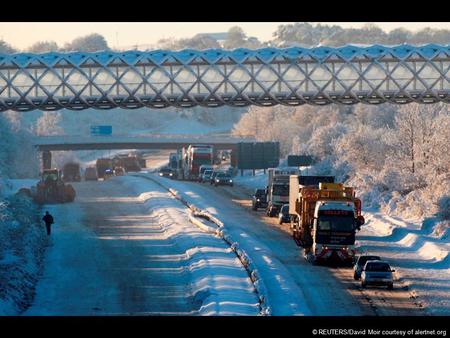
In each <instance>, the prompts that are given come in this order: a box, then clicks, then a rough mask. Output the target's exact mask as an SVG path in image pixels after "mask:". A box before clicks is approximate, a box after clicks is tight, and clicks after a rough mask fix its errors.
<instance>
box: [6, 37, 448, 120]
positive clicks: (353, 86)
mask: <svg viewBox="0 0 450 338" xmlns="http://www.w3.org/2000/svg"><path fill="white" fill-rule="evenodd" d="M449 69H450V45H444V46H441V45H433V44H429V45H424V46H410V45H400V46H393V47H388V46H380V45H374V46H366V47H359V46H351V45H349V46H344V47H341V48H329V47H317V48H311V49H306V48H299V47H295V48H286V49H277V48H264V49H259V50H249V49H236V50H233V51H227V50H220V49H211V50H204V51H197V50H183V51H178V52H173V51H164V50H157V51H145V52H141V51H128V52H111V51H104V52H98V53H78V52H74V53H46V54H25V53H20V54H12V55H5V54H2V55H0V111H4V110H8V109H11V110H16V111H28V110H34V109H41V110H58V109H62V108H67V109H72V110H81V109H86V108H96V109H110V108H115V107H121V108H127V109H133V108H140V107H152V108H165V107H169V106H175V107H192V106H205V107H217V106H223V105H230V106H246V105H260V106H268V105H276V104H284V105H301V104H316V105H323V104H330V103H339V104H355V103H359V102H362V103H368V104H379V103H384V102H388V103H409V102H418V103H434V102H446V103H448V102H449V92H450V81H449Z"/></svg>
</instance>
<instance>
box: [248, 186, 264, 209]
mask: <svg viewBox="0 0 450 338" xmlns="http://www.w3.org/2000/svg"><path fill="white" fill-rule="evenodd" d="M266 207H267V191H266V189H256V190H255V193H254V194H253V196H252V210H255V211H256V210H258V208H266Z"/></svg>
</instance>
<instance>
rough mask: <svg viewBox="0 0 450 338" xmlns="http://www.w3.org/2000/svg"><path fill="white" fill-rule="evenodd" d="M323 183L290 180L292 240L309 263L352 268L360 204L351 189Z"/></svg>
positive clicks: (360, 218)
mask: <svg viewBox="0 0 450 338" xmlns="http://www.w3.org/2000/svg"><path fill="white" fill-rule="evenodd" d="M325 178H326V176H325ZM324 180H326V179H324V177H320V176H316V177H314V176H306V177H305V178H303V179H302V177H301V176H298V175H292V176H291V177H290V184H289V185H290V191H289V214H290V219H291V231H292V236H293V238H294V240H295V242H296V243H297V244H298V245H299V246H301V247H303V248H304V250H305V256H306V257H307V259H308V260H309V261H311V262H312V263H317V262H325V261H338V262H342V263H348V264H352V263H353V261H354V258H355V254H356V252H355V234H356V231H359V230H360V227H361V226H362V225H363V224H364V217H363V216H362V215H361V200H360V199H359V198H356V196H355V191H354V188H352V187H346V186H344V184H342V183H326V182H322V181H324ZM329 180H331V178H330V177H329ZM301 183H307V184H301Z"/></svg>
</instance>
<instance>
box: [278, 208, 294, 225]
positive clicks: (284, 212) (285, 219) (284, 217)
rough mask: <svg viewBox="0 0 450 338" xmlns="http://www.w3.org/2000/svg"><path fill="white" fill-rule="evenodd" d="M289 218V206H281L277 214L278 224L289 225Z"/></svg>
mask: <svg viewBox="0 0 450 338" xmlns="http://www.w3.org/2000/svg"><path fill="white" fill-rule="evenodd" d="M290 221H291V217H290V216H289V204H283V206H282V207H281V209H280V212H279V213H278V224H283V223H289V222H290Z"/></svg>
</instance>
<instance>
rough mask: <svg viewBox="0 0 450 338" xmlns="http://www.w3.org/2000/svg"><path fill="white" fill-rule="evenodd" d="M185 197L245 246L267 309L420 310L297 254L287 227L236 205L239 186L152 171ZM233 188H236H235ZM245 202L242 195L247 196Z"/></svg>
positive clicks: (404, 295)
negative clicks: (269, 306) (262, 286)
mask: <svg viewBox="0 0 450 338" xmlns="http://www.w3.org/2000/svg"><path fill="white" fill-rule="evenodd" d="M139 175H141V176H148V177H150V178H151V179H153V180H158V181H160V182H161V183H163V184H164V185H165V186H166V187H171V188H172V189H175V190H177V191H178V192H179V194H180V195H182V196H183V197H184V198H185V199H186V200H187V201H189V202H190V203H193V204H194V205H195V206H197V207H199V208H201V209H205V210H207V211H208V212H210V213H211V214H212V215H214V216H216V217H217V218H219V219H221V220H222V221H223V222H224V223H225V225H226V227H227V229H228V230H229V231H230V233H232V234H233V235H234V238H235V240H236V241H238V242H239V243H240V245H241V246H242V247H243V248H244V249H245V250H247V252H248V254H249V255H250V256H251V257H252V259H254V260H255V263H256V265H257V266H258V268H259V269H260V271H261V275H262V278H263V280H265V282H266V285H267V286H268V289H269V290H268V291H269V296H270V299H271V301H272V306H273V309H272V310H273V314H295V312H296V311H300V312H304V313H308V314H311V315H347V316H348V315H423V311H422V309H421V308H420V307H419V306H417V305H416V304H415V303H414V301H413V300H411V299H410V298H409V293H408V292H407V291H404V290H402V289H401V288H397V289H396V290H394V291H389V292H386V291H384V290H380V289H378V290H377V289H373V290H366V291H362V290H361V288H360V287H359V285H358V284H357V283H356V282H354V281H353V280H352V278H351V277H352V273H351V269H349V268H339V269H335V268H330V267H325V266H313V265H311V264H309V263H308V262H306V261H305V260H304V259H303V257H302V256H301V253H300V250H299V248H298V247H297V246H296V244H295V242H294V241H293V240H292V238H291V236H290V235H289V233H288V232H287V231H283V230H282V229H281V228H280V227H278V226H277V225H276V224H275V223H276V222H274V221H273V219H272V221H268V220H267V217H261V213H258V214H259V215H256V214H255V213H254V212H252V211H251V210H250V208H248V207H242V204H243V200H242V198H241V196H240V193H239V191H238V189H239V188H237V187H234V188H229V187H217V188H216V187H213V186H211V185H209V184H199V183H195V182H186V181H174V180H170V179H166V178H161V177H158V176H156V175H153V174H139ZM236 188H237V189H236ZM247 203H248V200H247ZM287 299H289V301H287Z"/></svg>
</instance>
